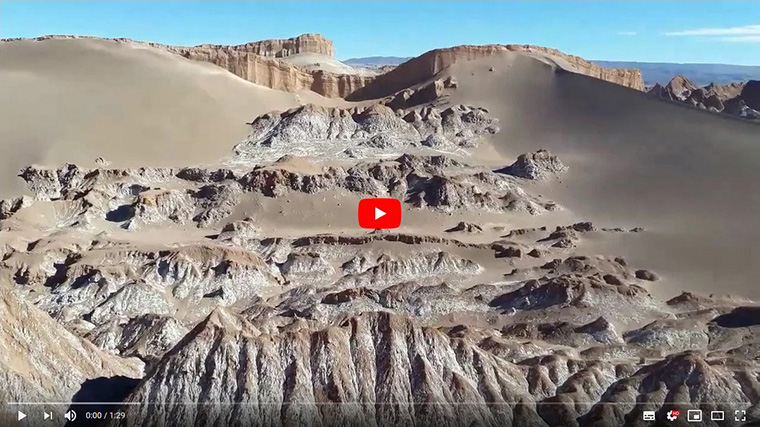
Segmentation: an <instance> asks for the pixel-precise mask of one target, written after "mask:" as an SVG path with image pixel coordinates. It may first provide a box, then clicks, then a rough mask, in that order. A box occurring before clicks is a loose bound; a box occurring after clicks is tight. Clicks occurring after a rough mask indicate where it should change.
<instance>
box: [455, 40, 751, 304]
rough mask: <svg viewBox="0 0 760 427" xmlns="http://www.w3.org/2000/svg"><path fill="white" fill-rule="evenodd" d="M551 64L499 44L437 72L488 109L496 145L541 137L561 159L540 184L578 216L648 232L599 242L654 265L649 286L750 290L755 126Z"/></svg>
mask: <svg viewBox="0 0 760 427" xmlns="http://www.w3.org/2000/svg"><path fill="white" fill-rule="evenodd" d="M491 67H493V69H494V71H492V72H491V71H489V68H491ZM556 70H557V68H556V67H552V66H550V65H547V64H544V63H541V62H539V61H535V60H532V59H531V58H528V57H525V56H521V55H514V54H500V55H498V56H494V57H491V58H486V59H481V60H477V61H472V62H468V63H458V64H455V65H454V66H453V67H452V68H451V69H450V70H448V71H447V72H448V73H451V74H453V75H456V76H457V77H458V79H459V84H460V89H459V90H458V91H457V92H456V93H455V94H454V95H453V97H452V102H461V103H470V104H475V105H483V106H485V107H487V108H489V110H490V111H492V112H493V113H494V114H495V115H496V116H497V117H499V119H500V123H501V124H502V129H503V130H502V132H500V133H499V134H497V135H496V136H495V137H494V140H493V147H494V148H495V149H496V150H497V151H498V152H499V153H501V154H502V155H504V156H506V158H514V156H517V155H518V154H520V153H523V152H526V151H530V150H535V149H537V148H547V149H549V150H550V151H552V152H553V153H555V154H557V155H558V156H559V157H560V158H562V159H563V161H565V162H566V163H567V164H568V165H569V166H570V172H569V174H568V176H567V177H566V178H565V179H563V181H562V184H561V185H560V186H559V187H558V188H555V189H551V188H546V189H544V190H545V191H546V192H547V193H546V194H550V195H551V197H553V198H554V199H556V200H558V201H559V202H560V203H561V204H563V205H565V206H567V207H568V208H569V209H570V210H571V211H573V212H574V213H576V214H578V215H579V216H581V217H585V218H588V219H590V220H593V221H596V222H602V223H612V222H615V223H617V224H620V225H623V226H626V225H627V226H632V227H635V226H641V227H645V228H646V229H648V230H649V231H650V232H649V233H646V235H642V236H637V237H636V238H635V239H632V240H627V241H625V242H624V244H620V245H613V247H612V248H611V249H614V250H615V251H617V252H620V253H621V254H624V255H627V256H629V257H631V258H632V259H634V260H637V261H638V262H640V263H642V264H644V265H650V266H651V267H652V268H655V269H658V270H660V271H662V272H663V273H665V275H666V276H667V277H668V278H669V279H670V281H669V282H668V283H667V284H661V285H660V284H658V285H657V286H658V288H655V289H654V291H662V292H664V293H665V294H673V293H677V292H680V290H681V289H690V290H696V291H701V292H707V293H710V292H717V293H723V292H733V293H739V294H744V295H747V296H752V297H755V298H757V297H758V296H760V288H758V286H757V284H756V283H757V278H758V277H760V265H758V263H756V262H754V261H753V260H756V259H757V258H758V256H760V247H759V246H758V245H757V241H758V239H760V227H759V226H758V222H757V218H760V197H758V192H757V183H758V182H760V169H758V167H757V165H758V164H760V126H757V125H755V124H753V123H748V122H744V121H740V120H736V119H731V118H724V117H720V116H716V115H714V114H711V113H709V112H705V111H700V110H696V109H694V108H690V107H686V106H681V105H676V104H674V103H671V102H665V101H660V100H657V99H651V98H649V97H647V96H646V95H645V94H644V93H641V92H637V91H633V90H630V89H627V88H624V87H621V86H618V85H615V84H610V83H607V82H604V81H600V80H597V79H593V78H590V77H587V76H583V75H579V74H574V73H568V72H562V71H559V72H558V71H556ZM600 252H609V250H607V251H601V250H600ZM663 283H664V282H663Z"/></svg>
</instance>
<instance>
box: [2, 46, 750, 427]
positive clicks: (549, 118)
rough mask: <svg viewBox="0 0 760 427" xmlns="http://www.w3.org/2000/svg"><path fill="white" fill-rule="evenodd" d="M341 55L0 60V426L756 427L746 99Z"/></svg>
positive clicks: (491, 63)
mask: <svg viewBox="0 0 760 427" xmlns="http://www.w3.org/2000/svg"><path fill="white" fill-rule="evenodd" d="M335 54H336V52H335V48H334V46H333V43H332V42H331V41H330V40H328V39H326V38H325V37H323V36H321V35H319V34H303V35H300V36H297V37H294V38H291V39H277V40H264V41H258V42H251V43H247V44H243V45H211V44H204V45H198V46H194V47H182V46H172V45H165V44H158V43H152V42H146V41H134V40H129V39H104V38H94V37H78V36H44V37H39V38H36V39H4V40H3V41H2V42H0V58H1V59H2V61H0V123H2V125H0V143H2V152H3V155H2V157H1V159H2V175H1V176H0V192H1V193H2V194H1V196H2V201H1V202H0V228H1V232H0V237H1V241H2V248H3V250H2V264H0V279H2V286H0V290H1V291H2V305H1V306H0V309H1V310H0V319H2V323H1V328H0V346H1V347H2V351H1V352H0V391H2V395H3V396H4V399H3V402H1V403H0V405H1V406H0V410H1V411H2V416H3V417H4V418H3V422H2V425H24V426H29V425H40V426H51V425H69V426H74V425H103V426H110V427H116V426H125V427H126V426H144V427H148V426H175V425H177V426H179V425H181V426H199V427H200V426H228V425H230V426H248V425H268V426H291V425H303V426H306V425H309V426H310V425H324V426H331V425H344V426H349V425H350V426H365V425H367V426H390V425H398V426H402V425H403V426H413V425H431V426H433V425H435V426H460V425H464V426H512V425H514V426H526V427H532V426H545V427H549V426H639V425H654V423H651V422H649V421H643V418H642V414H643V413H644V411H655V412H656V413H657V419H658V420H661V421H659V422H661V423H664V424H661V425H693V424H690V423H688V422H687V420H686V419H679V420H677V421H675V422H668V421H665V420H666V418H665V417H666V415H665V414H667V413H668V412H669V411H671V410H680V411H683V412H686V411H687V410H689V409H701V410H702V411H704V412H705V413H710V412H711V411H715V410H721V411H725V412H726V413H727V414H728V415H727V417H726V418H725V420H722V421H712V420H705V421H704V422H703V423H701V424H699V425H705V426H740V425H754V424H751V423H752V422H756V420H758V419H760V358H759V357H758V356H759V355H760V306H759V305H758V301H759V300H760V287H759V286H758V282H757V278H758V277H760V263H758V262H757V259H759V258H760V245H758V244H757V242H758V241H760V222H758V218H760V196H759V195H760V192H758V191H757V185H758V183H760V167H758V165H760V121H759V120H757V119H758V118H759V117H760V113H758V111H760V82H758V81H755V80H749V81H745V82H736V83H734V84H719V85H710V86H706V87H698V86H697V85H695V84H694V83H692V82H691V81H689V79H688V78H687V77H684V76H673V80H672V81H671V82H670V83H668V84H667V85H659V84H658V85H656V86H654V87H652V88H649V87H645V84H644V81H643V80H642V76H641V72H640V71H638V70H636V69H623V68H604V67H601V66H599V65H597V64H595V63H593V62H590V61H588V60H586V59H583V58H580V57H578V56H573V55H569V54H566V53H563V52H560V51H558V50H556V49H553V48H550V47H540V46H533V45H517V44H511V45H501V44H493V45H462V46H455V47H448V48H441V49H435V50H432V51H429V52H426V53H424V54H422V55H420V56H418V57H414V58H411V59H409V60H408V61H406V62H403V63H401V64H399V65H397V66H395V65H385V66H382V67H371V66H360V65H349V64H346V63H343V62H341V61H338V60H337V59H336V57H335ZM371 197H388V198H395V199H399V200H401V202H402V209H403V221H402V225H401V226H400V227H399V228H397V229H393V230H366V229H361V228H359V226H358V224H357V219H356V210H357V205H358V203H359V200H361V199H363V198H371ZM70 408H71V409H75V410H77V411H78V412H79V414H80V419H79V420H78V421H76V422H74V421H70V422H67V420H66V419H64V418H63V413H64V412H65V411H66V410H68V409H70ZM88 408H89V409H93V410H108V411H123V412H122V413H123V414H125V415H124V418H118V419H117V418H113V419H102V420H97V421H94V420H86V419H82V418H81V416H82V414H84V413H85V411H87V410H88ZM18 410H23V411H24V412H25V413H27V414H30V417H29V419H27V420H24V421H18V420H17V417H16V414H17V411H18ZM46 411H51V412H54V413H55V418H54V419H53V420H43V417H42V416H40V415H39V414H40V413H43V412H46ZM736 411H739V412H740V413H741V414H743V418H742V419H739V418H735V417H734V414H735V413H739V412H736ZM32 415H34V416H32ZM16 423H18V424H16Z"/></svg>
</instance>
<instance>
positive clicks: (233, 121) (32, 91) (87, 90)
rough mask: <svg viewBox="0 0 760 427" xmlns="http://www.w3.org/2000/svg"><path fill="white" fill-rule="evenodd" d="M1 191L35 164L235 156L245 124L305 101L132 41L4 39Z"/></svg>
mask: <svg viewBox="0 0 760 427" xmlns="http://www.w3.org/2000/svg"><path fill="white" fill-rule="evenodd" d="M0 57H1V58H2V61H0V122H2V125H1V126H0V141H2V148H1V149H2V151H3V153H4V154H3V156H2V165H1V169H2V175H0V187H2V190H1V194H0V196H2V198H7V197H10V196H13V195H15V194H18V193H19V192H20V191H22V189H23V187H22V185H21V184H22V183H21V180H19V179H17V178H15V175H16V173H18V169H19V168H21V167H24V166H27V165H29V164H32V163H42V164H52V165H55V164H60V163H62V162H74V163H77V164H92V162H93V161H94V160H95V159H96V158H98V157H104V158H105V159H106V160H108V161H110V162H112V165H114V166H119V165H121V166H136V165H140V166H149V165H180V164H191V163H203V162H206V161H209V160H212V159H217V158H219V157H221V156H224V155H226V154H227V153H229V151H230V148H231V147H232V146H233V145H234V144H235V143H236V142H238V141H239V140H240V139H242V137H243V136H244V135H245V134H246V130H247V129H246V126H245V123H246V122H248V121H250V120H251V119H253V118H254V117H255V116H257V115H259V114H261V113H265V112H267V111H270V110H273V109H279V110H282V109H287V108H290V107H293V106H296V105H298V104H299V102H317V103H324V102H331V103H334V102H336V101H327V100H325V99H324V98H322V97H320V96H318V95H314V94H312V93H308V94H299V95H296V94H292V93H285V92H279V91H274V90H271V89H268V88H264V87H260V86H256V85H254V84H251V83H249V82H246V81H244V80H242V79H239V78H237V77H235V76H234V75H232V74H230V73H228V72H226V71H223V70H222V69H220V68H218V67H215V66H213V65H210V64H205V63H200V62H194V61H189V60H186V59H184V58H182V57H180V56H177V55H172V54H170V53H166V52H162V51H159V50H157V49H152V48H148V47H144V46H139V45H135V44H131V43H117V42H114V41H109V40H97V39H77V40H46V41H14V42H6V43H2V44H0Z"/></svg>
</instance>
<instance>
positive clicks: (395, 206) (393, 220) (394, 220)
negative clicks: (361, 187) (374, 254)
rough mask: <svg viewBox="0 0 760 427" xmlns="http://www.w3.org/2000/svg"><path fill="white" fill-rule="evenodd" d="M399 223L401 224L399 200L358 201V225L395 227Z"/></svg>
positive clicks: (374, 227) (365, 226)
mask: <svg viewBox="0 0 760 427" xmlns="http://www.w3.org/2000/svg"><path fill="white" fill-rule="evenodd" d="M399 225H401V202H400V201H399V200H398V199H362V200H360V201H359V227H361V228H373V229H376V228H397V227H398V226H399Z"/></svg>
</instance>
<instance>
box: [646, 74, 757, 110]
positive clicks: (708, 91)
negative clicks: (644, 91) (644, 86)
mask: <svg viewBox="0 0 760 427" xmlns="http://www.w3.org/2000/svg"><path fill="white" fill-rule="evenodd" d="M648 93H649V94H650V95H652V96H656V97H658V98H662V99H668V100H672V101H677V102H681V103H684V104H687V105H691V106H694V107H697V108H701V109H703V110H708V111H712V112H715V113H722V114H726V115H730V116H736V117H741V118H743V119H748V120H760V81H757V80H750V81H748V82H746V83H745V82H736V83H731V84H726V85H716V84H709V85H707V86H705V87H701V88H700V87H697V86H696V85H695V84H694V83H692V82H691V81H690V80H689V79H688V78H686V77H684V76H676V77H673V79H672V80H671V81H670V82H669V83H668V84H667V85H665V86H662V85H660V84H657V85H655V86H654V87H652V89H650V90H649V92H648Z"/></svg>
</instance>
